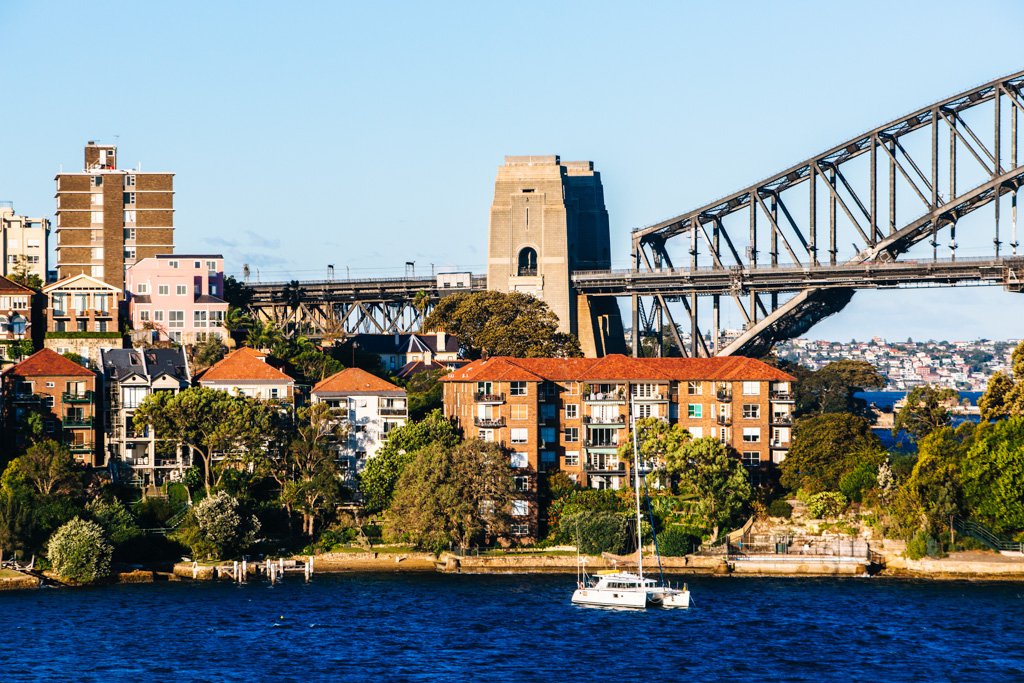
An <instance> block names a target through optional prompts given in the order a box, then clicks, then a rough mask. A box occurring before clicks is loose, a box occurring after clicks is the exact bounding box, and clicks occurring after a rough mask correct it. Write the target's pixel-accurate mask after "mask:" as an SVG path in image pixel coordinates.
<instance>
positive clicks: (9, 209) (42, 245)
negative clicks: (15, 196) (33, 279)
mask: <svg viewBox="0 0 1024 683" xmlns="http://www.w3.org/2000/svg"><path fill="white" fill-rule="evenodd" d="M49 236H50V221H48V220H46V219H45V218H29V217H28V216H19V215H18V214H16V213H14V205H13V204H11V203H10V202H0V249H2V250H3V275H4V276H5V277H10V276H11V275H16V274H18V273H19V272H20V271H21V270H22V269H24V271H25V272H27V273H34V274H35V275H38V276H39V282H41V283H45V282H46V269H47V268H48V267H49V261H48V257H47V249H46V240H47V238H48V237H49Z"/></svg>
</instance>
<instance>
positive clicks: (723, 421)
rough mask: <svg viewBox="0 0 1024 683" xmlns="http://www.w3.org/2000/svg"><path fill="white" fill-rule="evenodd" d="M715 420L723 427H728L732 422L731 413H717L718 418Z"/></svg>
mask: <svg viewBox="0 0 1024 683" xmlns="http://www.w3.org/2000/svg"><path fill="white" fill-rule="evenodd" d="M715 422H717V423H718V424H720V425H722V426H723V427H728V426H729V425H731V424H732V415H719V416H718V419H717V420H715Z"/></svg>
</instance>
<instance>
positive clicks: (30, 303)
mask: <svg viewBox="0 0 1024 683" xmlns="http://www.w3.org/2000/svg"><path fill="white" fill-rule="evenodd" d="M42 299H43V297H42V296H41V295H39V294H38V293H36V291H35V290H33V289H30V288H28V287H23V286H22V285H19V284H18V283H17V282H12V281H11V280H8V279H7V278H5V277H0V363H4V362H6V361H12V360H17V359H19V358H20V357H21V353H20V351H21V348H20V347H23V346H24V344H23V342H26V341H27V342H29V343H31V344H33V346H35V345H36V344H40V343H41V342H42V334H41V333H42V331H43V330H42V328H43V325H41V324H39V323H41V322H42V318H43V316H42ZM15 345H17V346H18V347H19V348H18V349H15V348H14V346H15ZM32 350H33V351H34V350H35V349H34V348H33V349H32Z"/></svg>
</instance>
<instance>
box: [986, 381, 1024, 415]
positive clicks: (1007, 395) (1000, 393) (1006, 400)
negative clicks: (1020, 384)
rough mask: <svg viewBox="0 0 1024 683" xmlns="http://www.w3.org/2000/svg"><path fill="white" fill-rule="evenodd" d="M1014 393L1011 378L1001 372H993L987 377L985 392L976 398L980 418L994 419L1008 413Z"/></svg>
mask: <svg viewBox="0 0 1024 683" xmlns="http://www.w3.org/2000/svg"><path fill="white" fill-rule="evenodd" d="M1016 393H1017V392H1016V385H1015V383H1014V381H1013V379H1011V378H1010V377H1009V376H1007V375H1004V374H1003V373H1001V372H995V373H993V374H992V376H991V377H989V378H988V385H987V386H986V387H985V393H984V394H982V395H981V398H979V399H978V409H979V410H980V411H981V419H983V420H996V419H998V418H1000V417H1006V416H1007V415H1009V414H1010V410H1011V406H1012V405H1013V403H1014V399H1015V398H1016V396H1015V394H1016ZM1018 414H1019V413H1018Z"/></svg>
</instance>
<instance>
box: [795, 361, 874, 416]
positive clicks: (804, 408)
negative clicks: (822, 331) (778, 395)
mask: <svg viewBox="0 0 1024 683" xmlns="http://www.w3.org/2000/svg"><path fill="white" fill-rule="evenodd" d="M786 370H787V371H791V369H790V368H786ZM798 380H799V381H798V382H796V385H795V392H796V400H797V412H798V413H800V414H808V413H809V414H817V415H821V414H824V413H857V414H863V413H864V412H865V410H866V407H867V406H866V405H864V402H863V401H858V400H856V399H854V397H853V394H854V393H855V392H858V391H866V390H869V389H881V388H882V387H884V386H885V385H886V382H887V380H886V378H885V377H884V376H883V375H881V374H880V373H879V372H878V370H877V369H875V366H873V365H871V363H868V362H867V361H862V360H840V361H835V362H833V363H829V364H828V365H826V366H825V367H823V368H821V369H820V370H817V371H815V372H810V373H806V371H805V374H804V376H799V375H798Z"/></svg>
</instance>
